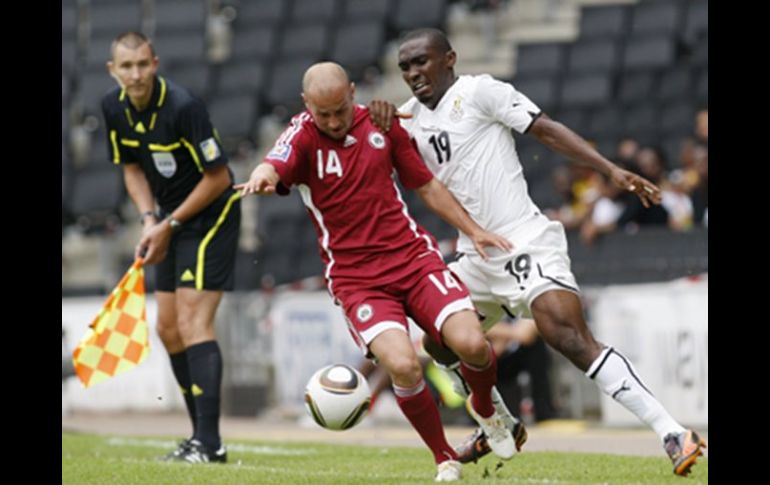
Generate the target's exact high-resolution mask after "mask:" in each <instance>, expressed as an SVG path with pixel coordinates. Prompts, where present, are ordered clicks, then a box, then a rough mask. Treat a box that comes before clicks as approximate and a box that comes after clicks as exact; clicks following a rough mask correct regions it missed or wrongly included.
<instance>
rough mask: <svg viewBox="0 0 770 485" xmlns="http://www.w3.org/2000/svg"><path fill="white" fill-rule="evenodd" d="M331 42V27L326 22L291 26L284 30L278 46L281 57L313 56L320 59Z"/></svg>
mask: <svg viewBox="0 0 770 485" xmlns="http://www.w3.org/2000/svg"><path fill="white" fill-rule="evenodd" d="M330 43H331V36H330V31H329V28H328V27H327V25H326V24H324V23H315V24H308V25H295V26H289V27H287V28H286V29H284V31H283V37H282V39H281V41H280V45H279V46H278V52H279V54H278V56H279V57H280V58H281V59H291V58H297V57H312V58H314V59H317V60H320V59H321V58H322V57H324V56H325V55H326V53H327V51H328V48H329V44H330Z"/></svg>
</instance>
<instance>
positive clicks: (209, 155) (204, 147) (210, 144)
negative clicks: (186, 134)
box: [199, 138, 221, 162]
mask: <svg viewBox="0 0 770 485" xmlns="http://www.w3.org/2000/svg"><path fill="white" fill-rule="evenodd" d="M199 145H200V147H201V153H203V158H204V159H205V160H206V161H207V162H213V161H214V160H216V159H217V158H219V155H220V154H221V152H220V151H219V146H218V145H217V142H216V141H214V139H213V138H206V139H205V140H203V141H202V142H200V144H199Z"/></svg>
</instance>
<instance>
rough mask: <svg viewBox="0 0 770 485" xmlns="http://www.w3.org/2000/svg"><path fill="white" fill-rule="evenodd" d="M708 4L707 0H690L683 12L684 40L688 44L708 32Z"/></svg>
mask: <svg viewBox="0 0 770 485" xmlns="http://www.w3.org/2000/svg"><path fill="white" fill-rule="evenodd" d="M708 28H709V4H708V1H707V0H690V3H689V4H688V5H687V13H686V14H685V25H684V40H685V42H687V43H688V44H691V43H693V42H695V40H696V39H697V38H698V37H701V36H702V35H703V34H706V35H707V33H708Z"/></svg>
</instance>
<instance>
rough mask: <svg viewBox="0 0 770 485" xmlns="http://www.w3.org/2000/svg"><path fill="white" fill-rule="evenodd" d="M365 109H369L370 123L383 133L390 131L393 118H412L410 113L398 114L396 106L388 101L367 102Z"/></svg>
mask: <svg viewBox="0 0 770 485" xmlns="http://www.w3.org/2000/svg"><path fill="white" fill-rule="evenodd" d="M367 108H369V118H371V119H372V123H374V125H375V126H376V127H377V128H379V129H380V131H382V132H383V133H387V132H388V131H390V126H391V124H392V123H393V118H411V117H412V114H411V113H399V112H398V111H397V109H396V105H394V104H393V103H391V102H390V101H383V100H381V99H373V100H371V101H369V104H368V105H367Z"/></svg>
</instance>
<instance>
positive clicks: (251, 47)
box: [231, 24, 278, 61]
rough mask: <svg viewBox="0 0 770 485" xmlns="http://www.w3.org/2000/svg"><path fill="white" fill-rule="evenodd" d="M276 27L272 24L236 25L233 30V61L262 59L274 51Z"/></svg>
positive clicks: (276, 34)
mask: <svg viewBox="0 0 770 485" xmlns="http://www.w3.org/2000/svg"><path fill="white" fill-rule="evenodd" d="M277 44H278V29H277V28H276V27H275V26H274V25H253V26H245V27H244V26H243V25H241V24H238V25H236V27H235V30H234V32H233V50H232V58H231V60H233V61H243V60H249V61H252V60H263V59H268V58H269V57H270V56H272V55H273V54H274V53H275V48H276V46H277Z"/></svg>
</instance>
